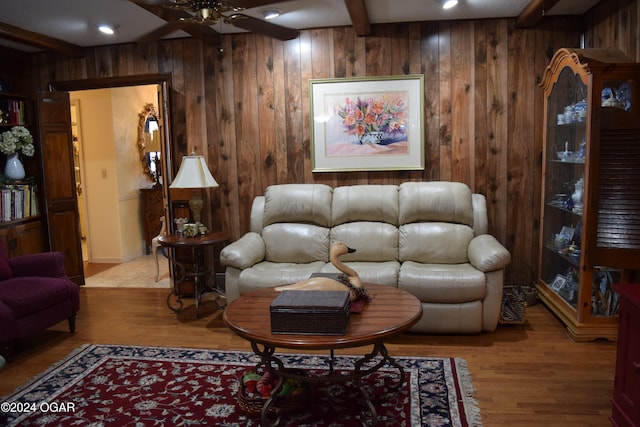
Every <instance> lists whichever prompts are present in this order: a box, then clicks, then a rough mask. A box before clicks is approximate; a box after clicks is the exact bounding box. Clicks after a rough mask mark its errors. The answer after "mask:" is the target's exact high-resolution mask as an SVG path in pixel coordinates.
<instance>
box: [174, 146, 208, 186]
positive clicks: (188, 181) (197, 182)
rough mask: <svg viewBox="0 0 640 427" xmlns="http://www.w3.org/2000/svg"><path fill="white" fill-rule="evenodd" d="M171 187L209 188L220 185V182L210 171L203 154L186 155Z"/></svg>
mask: <svg viewBox="0 0 640 427" xmlns="http://www.w3.org/2000/svg"><path fill="white" fill-rule="evenodd" d="M169 187H170V188H207V187H218V183H217V182H216V180H215V179H214V178H213V176H212V175H211V172H209V168H208V167H207V163H206V162H205V161H204V157H203V156H196V155H195V154H192V155H191V156H184V157H183V158H182V163H181V164H180V169H179V170H178V173H177V174H176V177H175V178H174V180H173V181H172V182H171V185H170V186H169Z"/></svg>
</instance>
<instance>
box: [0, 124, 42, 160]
mask: <svg viewBox="0 0 640 427" xmlns="http://www.w3.org/2000/svg"><path fill="white" fill-rule="evenodd" d="M0 152H2V154H6V155H9V154H13V153H22V154H24V155H25V156H27V157H31V156H33V154H34V153H35V148H34V146H33V136H31V133H30V132H29V129H27V128H26V127H24V126H14V127H13V128H11V130H8V131H6V132H4V133H3V134H2V135H0Z"/></svg>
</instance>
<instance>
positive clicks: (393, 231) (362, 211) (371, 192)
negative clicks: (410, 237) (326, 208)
mask: <svg viewBox="0 0 640 427" xmlns="http://www.w3.org/2000/svg"><path fill="white" fill-rule="evenodd" d="M331 215H332V225H333V228H332V229H331V240H332V241H334V240H338V241H341V242H343V243H344V244H346V245H347V246H349V247H351V248H353V249H355V250H356V251H355V252H354V253H350V254H346V255H343V256H342V257H340V259H341V260H343V261H367V262H383V261H397V260H398V227H397V225H398V186H397V185H352V186H342V187H336V188H335V189H334V190H333V203H332V207H331Z"/></svg>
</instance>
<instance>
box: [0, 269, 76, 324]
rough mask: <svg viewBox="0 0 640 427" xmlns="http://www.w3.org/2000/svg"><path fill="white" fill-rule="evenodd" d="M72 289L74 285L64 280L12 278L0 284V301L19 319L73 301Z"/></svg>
mask: <svg viewBox="0 0 640 427" xmlns="http://www.w3.org/2000/svg"><path fill="white" fill-rule="evenodd" d="M74 287H76V285H75V284H74V283H72V282H69V280H67V279H64V278H61V279H58V278H52V277H14V278H12V279H9V280H5V281H2V282H0V300H2V302H4V303H5V304H6V305H7V306H8V307H9V308H10V309H11V311H12V312H13V315H14V316H15V317H16V318H17V319H19V318H21V317H23V316H27V315H29V314H32V313H35V312H38V311H41V310H44V309H46V308H48V307H51V306H54V305H57V304H59V303H61V302H62V301H66V300H69V299H74V295H73V293H74ZM76 292H77V291H76Z"/></svg>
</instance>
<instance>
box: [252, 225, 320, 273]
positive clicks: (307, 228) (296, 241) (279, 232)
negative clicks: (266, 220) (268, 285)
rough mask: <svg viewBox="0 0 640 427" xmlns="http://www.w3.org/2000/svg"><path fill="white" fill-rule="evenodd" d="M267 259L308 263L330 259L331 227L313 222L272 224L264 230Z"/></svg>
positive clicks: (263, 236)
mask: <svg viewBox="0 0 640 427" xmlns="http://www.w3.org/2000/svg"><path fill="white" fill-rule="evenodd" d="M262 238H263V239H264V244H265V257H264V258H265V260H266V261H270V262H293V263H299V264H302V263H307V262H313V261H323V262H327V261H329V229H328V228H324V227H318V226H317V225H312V224H289V223H287V224H271V225H268V226H266V227H265V228H264V230H262Z"/></svg>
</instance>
